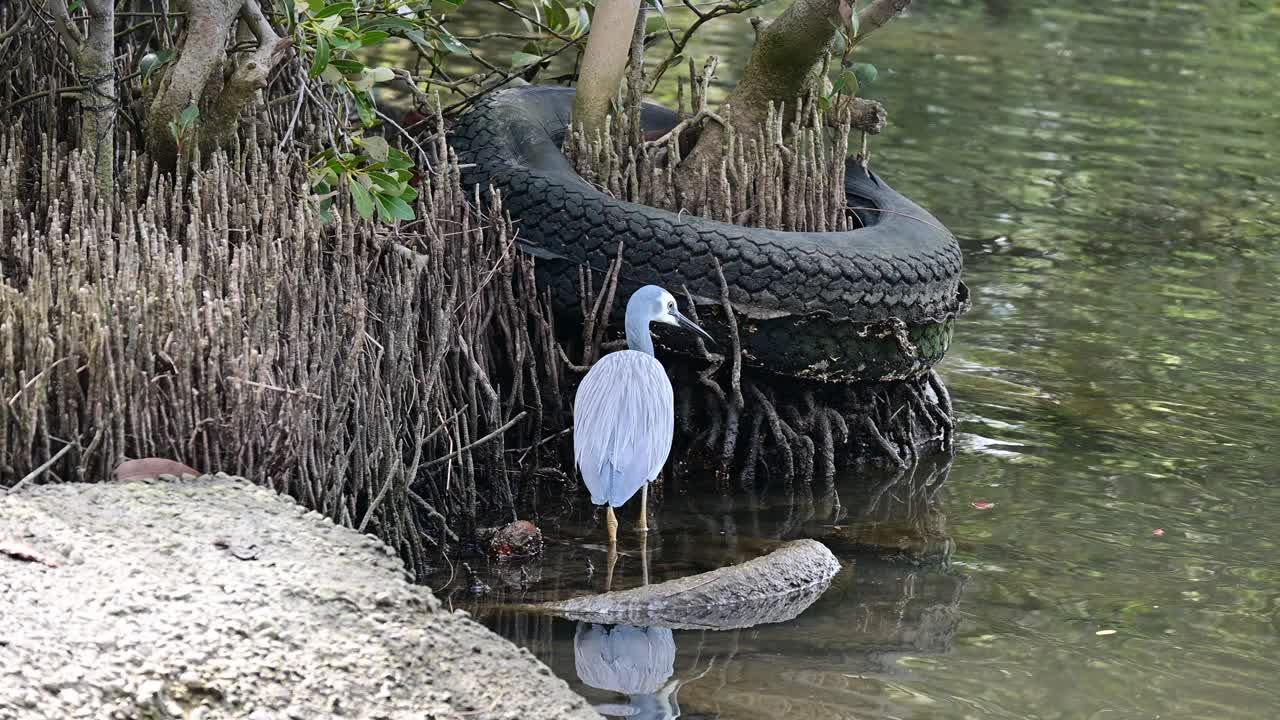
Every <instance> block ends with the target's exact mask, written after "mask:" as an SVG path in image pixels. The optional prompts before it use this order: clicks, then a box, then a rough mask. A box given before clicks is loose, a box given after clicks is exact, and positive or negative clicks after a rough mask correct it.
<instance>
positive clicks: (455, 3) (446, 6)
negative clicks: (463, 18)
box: [431, 0, 467, 14]
mask: <svg viewBox="0 0 1280 720" xmlns="http://www.w3.org/2000/svg"><path fill="white" fill-rule="evenodd" d="M466 1H467V0H442V6H441V7H438V8H437V7H436V6H435V3H432V8H431V9H432V10H436V11H437V12H439V13H442V14H443V13H447V12H451V11H453V10H457V9H458V8H460V7H462V5H463V4H464V3H466Z"/></svg>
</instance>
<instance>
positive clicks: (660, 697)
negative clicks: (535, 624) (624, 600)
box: [573, 622, 711, 720]
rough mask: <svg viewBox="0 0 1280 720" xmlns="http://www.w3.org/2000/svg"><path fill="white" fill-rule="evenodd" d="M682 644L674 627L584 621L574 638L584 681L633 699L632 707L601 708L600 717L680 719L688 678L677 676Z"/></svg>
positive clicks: (577, 665) (576, 659)
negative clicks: (681, 697) (680, 696)
mask: <svg viewBox="0 0 1280 720" xmlns="http://www.w3.org/2000/svg"><path fill="white" fill-rule="evenodd" d="M675 662H676V641H675V635H674V634H673V633H672V631H671V629H670V628H661V627H633V626H631V625H597V624H595V623H586V622H579V623H578V627H577V630H576V631H575V632H574V635H573V663H574V669H575V670H577V672H578V678H579V679H581V680H582V682H583V683H585V684H586V685H589V686H591V687H593V688H597V689H599V690H608V691H610V692H616V693H621V694H623V695H627V696H628V700H629V702H626V703H602V704H597V705H595V709H596V712H598V713H600V714H601V715H607V716H610V717H626V718H635V719H636V720H672V719H673V718H678V717H680V705H679V702H678V701H677V697H676V696H677V694H678V693H679V691H680V686H682V685H684V684H685V683H686V682H689V681H691V680H697V679H698V678H700V677H702V676H703V675H705V674H706V673H707V671H709V670H710V669H711V668H710V667H709V666H708V668H707V670H704V671H703V672H702V673H700V674H698V675H695V676H693V677H690V678H688V679H680V678H672V676H673V675H675Z"/></svg>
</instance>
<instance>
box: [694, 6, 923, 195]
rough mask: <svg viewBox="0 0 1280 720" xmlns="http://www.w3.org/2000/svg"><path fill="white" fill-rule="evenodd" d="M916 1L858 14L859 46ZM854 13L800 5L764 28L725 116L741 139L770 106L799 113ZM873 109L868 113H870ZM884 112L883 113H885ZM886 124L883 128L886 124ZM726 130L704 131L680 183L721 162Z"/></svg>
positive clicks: (707, 127) (716, 127)
mask: <svg viewBox="0 0 1280 720" xmlns="http://www.w3.org/2000/svg"><path fill="white" fill-rule="evenodd" d="M910 4H911V0H876V1H875V2H873V3H872V4H871V5H869V6H867V7H866V8H865V9H863V10H862V12H860V13H858V26H859V29H858V34H857V37H856V38H855V39H854V42H855V43H856V42H860V41H861V40H862V39H864V38H865V37H866V36H867V35H869V34H871V33H872V32H874V31H875V30H877V29H879V28H880V27H882V26H883V25H884V24H885V23H887V22H889V20H891V19H892V18H893V17H894V16H895V15H897V14H898V13H899V12H901V11H902V10H903V9H904V8H906V7H907V6H908V5H910ZM851 12H852V9H851V7H850V5H849V3H848V2H847V0H796V1H795V2H794V3H792V5H791V6H790V7H788V8H787V9H786V10H785V11H784V12H783V13H782V15H780V16H778V19H776V20H774V21H773V22H771V23H769V24H767V25H764V26H763V27H762V28H761V29H760V30H759V32H758V33H757V35H756V44H755V47H753V48H752V50H751V57H750V59H749V60H748V61H747V66H746V68H745V69H744V70H743V74H742V80H741V81H739V82H738V85H737V86H736V87H735V88H734V89H733V91H732V92H731V93H729V97H728V98H726V99H725V101H724V106H728V107H729V108H731V109H732V111H731V112H728V113H726V111H725V108H724V107H723V106H722V107H721V112H720V116H721V117H726V115H727V116H728V117H727V122H729V123H731V124H732V125H733V127H734V130H735V131H737V132H738V133H739V135H740V136H741V137H751V136H753V135H754V134H755V132H756V131H757V130H758V129H759V128H760V127H761V126H762V125H763V124H764V121H765V117H766V116H767V115H768V112H769V106H770V104H772V105H775V106H777V105H781V104H784V103H785V104H786V105H787V107H788V109H793V108H794V107H795V106H796V104H797V102H798V100H799V99H800V98H801V97H802V96H803V95H804V93H805V92H806V91H807V90H808V89H809V87H810V83H811V81H812V80H813V79H814V70H815V67H816V66H817V64H818V63H819V62H821V60H822V57H823V55H824V54H825V53H826V51H827V47H828V46H829V45H830V43H831V40H832V38H833V37H835V33H836V29H837V28H838V27H839V26H840V25H842V24H846V23H847V22H848V18H849V17H850V13H851ZM867 109H868V108H863V111H864V112H865V111H866V110H867ZM882 110H883V109H881V112H882ZM881 125H882V123H881ZM723 139H724V128H722V127H720V126H719V125H718V124H716V123H708V124H706V125H705V126H704V129H703V131H702V134H701V135H700V136H699V138H698V142H697V144H696V145H695V146H694V148H693V151H692V152H690V153H689V156H688V157H686V158H685V160H684V162H682V163H681V165H680V168H679V170H678V172H679V175H678V180H679V182H678V184H679V185H680V186H681V187H691V186H692V182H693V181H694V180H696V179H697V178H698V177H700V174H701V168H702V166H704V165H708V164H711V165H712V166H713V167H714V164H715V163H716V162H718V160H719V158H720V157H721V153H722V147H721V145H722V143H723Z"/></svg>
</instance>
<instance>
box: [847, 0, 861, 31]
mask: <svg viewBox="0 0 1280 720" xmlns="http://www.w3.org/2000/svg"><path fill="white" fill-rule="evenodd" d="M849 7H850V8H851V10H850V12H849V37H850V38H856V37H858V29H859V23H860V22H861V20H859V18H858V0H849Z"/></svg>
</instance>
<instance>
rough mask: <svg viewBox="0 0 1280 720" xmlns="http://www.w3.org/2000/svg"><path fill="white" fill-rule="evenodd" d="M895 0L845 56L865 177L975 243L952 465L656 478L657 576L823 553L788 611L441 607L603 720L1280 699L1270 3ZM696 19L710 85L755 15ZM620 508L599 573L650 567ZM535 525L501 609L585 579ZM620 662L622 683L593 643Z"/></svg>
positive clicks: (1111, 710)
mask: <svg viewBox="0 0 1280 720" xmlns="http://www.w3.org/2000/svg"><path fill="white" fill-rule="evenodd" d="M917 5H918V6H919V7H918V8H917V9H916V10H915V11H914V12H913V14H912V15H911V16H910V17H909V18H908V19H904V20H900V21H898V22H896V23H895V24H894V25H893V26H891V27H890V28H889V29H887V30H884V31H881V32H880V33H878V34H877V35H875V36H874V37H873V38H872V39H871V40H869V41H868V43H867V44H866V47H865V49H864V50H863V51H861V54H862V56H863V57H862V58H861V59H863V60H866V61H870V62H873V63H875V64H876V65H877V66H878V68H879V70H880V79H879V81H878V82H877V83H875V84H874V85H872V86H871V87H870V88H868V92H867V93H866V94H868V95H869V96H872V97H874V98H876V99H879V100H881V101H882V102H883V103H884V104H885V105H886V106H887V108H888V110H889V114H890V120H891V126H890V128H889V130H888V132H887V133H886V134H885V135H884V136H883V137H881V138H877V139H876V140H875V141H874V143H873V145H872V150H873V166H874V167H875V168H876V169H877V170H878V171H879V172H880V173H881V174H882V175H883V176H884V177H885V178H886V179H887V180H888V181H889V182H890V183H891V184H893V185H894V186H895V187H896V188H897V189H899V190H900V191H903V192H904V193H906V194H907V195H909V196H911V197H912V198H913V199H915V200H917V201H918V202H920V203H921V204H922V205H924V206H925V207H927V208H928V209H929V210H930V211H932V212H933V213H934V214H935V215H936V216H937V217H938V218H939V219H941V220H943V221H944V222H945V223H947V225H948V226H949V227H951V228H952V229H953V230H954V231H955V232H956V234H957V235H959V236H960V237H961V238H962V244H963V247H964V250H965V255H966V263H967V265H966V276H965V279H966V281H967V282H968V284H969V285H970V287H971V289H972V290H973V300H974V309H973V311H972V312H971V313H969V314H968V315H966V316H965V317H964V318H963V319H962V323H961V324H960V326H959V328H958V330H957V334H956V345H955V347H954V349H953V350H952V352H951V354H950V355H949V356H948V358H947V359H946V361H945V362H944V363H943V364H942V366H941V368H940V370H941V372H942V373H943V375H944V376H945V378H946V380H947V382H948V384H949V386H950V388H951V392H952V394H953V396H954V398H955V404H956V408H957V410H958V412H959V414H960V429H961V431H962V434H961V440H960V448H959V451H958V454H957V456H956V457H955V458H954V460H953V461H952V462H951V463H950V465H949V466H947V465H946V464H945V463H943V464H941V465H940V466H937V467H934V466H930V467H921V468H918V469H917V470H916V471H915V473H914V475H913V476H905V477H899V478H892V477H888V476H885V475H883V474H873V473H867V472H865V471H858V470H853V469H851V470H849V471H848V472H846V473H844V474H842V476H841V478H840V481H839V483H838V485H837V490H838V500H839V507H838V508H837V507H836V506H835V505H834V503H835V500H836V498H834V497H825V498H823V497H817V498H809V497H804V496H794V495H793V496H790V497H788V496H785V495H782V494H780V493H779V494H778V495H776V496H774V497H771V498H770V499H769V501H768V502H767V503H765V504H764V505H763V506H761V507H744V506H743V505H742V503H738V504H737V505H736V506H735V505H734V504H732V503H729V502H727V501H725V500H723V499H720V498H718V497H716V496H715V495H714V494H712V493H705V494H699V493H698V492H697V491H696V490H691V491H690V493H689V494H688V495H675V496H672V497H668V498H667V501H666V504H665V507H664V513H663V516H662V518H661V519H660V527H659V530H658V532H656V533H654V534H653V536H652V537H651V539H650V540H649V545H650V549H651V550H652V554H651V561H650V568H649V574H650V577H649V579H650V581H654V582H656V581H660V580H662V579H666V578H669V577H675V576H678V575H684V574H689V573H693V572H698V571H701V570H706V569H711V568H714V567H718V566H721V565H725V564H729V563H731V562H738V561H740V560H744V559H747V558H749V557H753V556H755V555H757V554H759V553H760V552H762V548H764V547H766V546H767V543H768V541H769V540H770V539H774V538H779V537H818V538H822V539H824V541H825V542H827V543H828V544H829V545H830V546H831V548H832V550H833V551H835V552H836V554H837V555H838V556H839V557H840V558H841V560H842V561H844V562H845V564H846V567H845V570H844V571H843V572H842V574H841V575H840V577H838V578H837V580H836V582H835V583H834V584H833V586H832V588H831V589H830V590H829V591H828V592H827V593H826V594H825V595H824V596H823V597H822V598H820V599H819V600H818V601H817V602H816V603H815V604H814V605H813V606H811V607H810V608H808V609H807V610H806V611H805V612H804V613H803V614H801V615H800V616H799V617H798V618H796V619H795V620H792V621H789V622H785V623H780V624H773V625H763V626H759V627H757V628H753V629H751V630H739V631H730V632H686V631H675V632H674V633H671V634H670V635H668V634H667V633H665V632H653V631H650V632H647V633H639V632H634V633H627V632H617V631H615V632H613V633H611V634H609V635H607V636H604V635H601V634H600V633H599V632H598V631H593V630H592V629H591V628H589V627H584V628H582V629H581V631H580V633H581V634H580V636H579V638H578V646H579V650H580V654H581V655H582V656H583V658H582V661H581V662H575V633H579V629H578V628H577V627H576V626H575V624H574V623H569V622H564V621H559V620H554V621H553V620H549V619H546V618H532V617H528V616H521V615H517V614H511V613H504V612H501V611H497V610H493V609H490V608H487V607H485V606H483V605H481V606H476V605H475V604H474V603H472V602H471V601H469V599H468V598H469V595H468V593H466V592H465V591H464V592H458V593H455V594H454V595H453V597H452V600H453V602H455V603H456V604H459V605H463V606H466V607H471V608H473V609H474V610H475V611H476V612H477V614H478V615H479V616H480V617H481V618H482V619H483V620H484V621H485V622H487V623H489V624H490V625H491V626H492V627H495V628H496V629H498V630H499V631H501V632H503V633H504V634H506V635H508V636H509V637H511V638H512V639H514V640H515V641H517V642H519V643H522V644H524V645H526V646H527V647H529V648H530V649H531V650H532V651H534V652H535V653H536V654H537V655H538V656H539V657H541V658H542V659H543V660H545V661H546V662H547V663H548V664H549V665H550V666H551V667H552V669H553V670H554V671H555V672H556V673H558V674H559V675H560V676H562V677H564V678H565V679H566V680H568V681H569V682H570V683H571V684H572V685H573V686H574V687H575V688H576V689H578V690H580V691H581V692H583V694H584V695H586V696H587V697H588V698H589V699H590V700H591V701H592V702H593V703H597V704H599V705H600V706H601V707H602V708H603V709H607V710H611V711H616V712H617V713H618V714H619V716H621V715H625V714H627V713H633V715H632V716H634V717H645V718H661V717H675V716H677V714H678V716H679V717H684V718H723V719H726V720H728V719H730V718H734V719H738V718H804V719H805V720H812V718H867V717H887V718H921V719H924V718H929V719H932V718H939V719H941V718H1004V717H1008V718H1089V719H1094V718H1097V719H1103V718H1156V717H1160V718H1273V717H1277V716H1278V715H1280V684H1278V683H1277V678H1278V677H1280V564H1278V563H1277V562H1276V560H1275V554H1276V543H1277V538H1280V484H1278V483H1277V479H1278V478H1277V474H1278V473H1277V471H1278V470H1280V455H1278V453H1280V429H1277V427H1276V415H1277V408H1278V405H1280V402H1278V401H1277V395H1278V393H1280V360H1278V359H1277V351H1278V350H1280V339H1278V336H1277V333H1276V330H1275V328H1276V326H1277V324H1278V323H1280V311H1277V309H1276V301H1277V295H1278V294H1280V293H1278V290H1280V280H1277V276H1278V274H1280V254H1278V253H1277V251H1278V250H1280V182H1278V181H1277V179H1276V174H1275V167H1276V162H1277V160H1280V151H1277V150H1276V144H1275V143H1276V135H1277V132H1278V131H1280V81H1278V80H1277V78H1280V46H1278V45H1277V40H1276V38H1278V37H1280V9H1278V8H1277V6H1276V5H1275V4H1274V3H1271V2H1221V1H1213V2H1172V1H1170V0H1152V1H1150V2H1144V3H1139V4H1128V3H1124V4H1122V3H1112V2H1102V1H1100V0H1099V1H1097V2H1079V1H1075V2H1072V1H1065V2H1055V1H1050V0H1032V1H1030V2H1027V1H1022V2H1017V3H999V2H987V3H975V4H970V3H960V2H919V3H917ZM1001 7H1008V8H1012V9H1011V10H1009V12H1007V13H1002V12H1000V8H1001ZM676 12H677V11H676V10H672V14H673V17H675V16H676V15H675V13H676ZM491 17H492V16H490V15H488V14H487V13H486V12H485V11H483V10H482V9H481V8H477V20H476V22H477V23H484V22H487V21H488V19H491ZM714 29H715V30H716V32H715V33H714V34H713V35H707V36H706V39H705V41H704V42H703V44H702V45H701V46H700V47H699V48H697V52H706V51H707V50H708V49H712V50H714V51H716V52H718V53H720V54H721V55H722V56H724V59H725V70H724V71H723V72H722V78H721V81H722V83H724V84H729V83H731V82H732V80H733V73H732V69H733V68H734V67H740V66H741V64H742V62H743V61H744V60H745V57H746V54H747V52H748V49H749V46H748V43H749V38H750V30H749V29H748V26H747V25H746V23H745V21H741V20H728V21H723V22H721V23H719V24H718V26H714ZM664 92H667V93H668V96H670V95H669V93H670V89H669V88H664ZM988 503H990V504H991V505H990V507H988V506H987V504H988ZM583 504H585V501H584V503H583ZM980 508H985V509H980ZM633 517H634V509H632V510H631V511H630V512H623V513H622V518H623V528H622V533H623V537H624V549H626V550H627V551H628V554H627V555H626V556H624V557H623V558H622V559H621V560H620V562H619V565H618V566H617V568H615V573H614V578H613V583H614V587H629V586H633V585H636V584H639V583H640V581H641V567H640V561H639V557H638V555H637V554H636V552H635V551H636V549H637V544H638V541H637V540H636V538H635V535H634V534H631V533H629V528H630V525H629V523H630V521H631V519H632V518H633ZM544 530H545V531H546V532H547V535H548V538H549V539H550V541H551V543H550V546H549V548H548V552H547V556H546V557H545V558H544V560H543V561H542V562H541V564H540V565H538V566H536V567H534V568H532V569H531V570H529V571H527V575H526V577H524V578H523V582H524V584H525V586H526V588H527V591H526V592H524V593H521V592H520V591H519V590H518V589H517V588H518V587H519V586H520V584H521V582H522V579H521V578H520V577H519V574H518V573H516V574H514V575H508V576H507V577H506V581H508V582H509V583H510V584H511V586H514V587H507V586H504V585H503V582H504V581H503V579H502V578H501V577H490V578H489V581H490V582H492V583H493V584H495V585H496V586H497V588H496V589H495V592H494V593H493V594H491V595H490V596H489V597H490V598H491V599H509V598H512V597H521V598H523V599H525V600H536V599H541V598H543V597H564V596H566V595H569V594H572V593H575V592H583V591H586V590H595V591H598V590H601V589H603V582H604V576H605V574H606V573H605V569H606V568H605V561H604V557H605V556H604V552H603V548H602V547H601V546H600V545H599V544H598V543H599V541H600V539H601V538H602V537H603V528H602V527H599V526H598V525H596V524H595V521H594V520H593V519H591V518H590V516H589V513H588V512H587V510H586V509H585V508H583V509H581V510H579V511H578V512H577V514H576V515H572V516H570V519H569V520H567V521H565V522H564V523H563V524H560V525H553V526H550V527H545V528H544ZM460 585H461V586H463V587H465V585H466V583H465V582H455V583H454V585H453V587H455V588H456V587H459V586H460ZM504 587H505V589H504ZM620 648H625V651H628V652H630V653H632V654H630V655H625V656H621V658H622V659H617V660H615V665H614V667H615V668H616V667H618V663H622V662H624V660H625V661H630V662H632V663H633V664H635V665H636V667H634V668H632V671H630V672H627V673H621V674H619V673H614V674H613V675H612V676H610V674H609V673H607V672H605V671H604V670H603V669H602V668H601V666H600V663H599V662H598V661H597V662H596V663H594V664H592V663H589V662H587V659H586V656H587V654H588V653H587V652H586V651H588V650H593V649H594V651H595V652H596V653H597V655H596V657H597V658H598V657H599V654H600V653H602V652H621V650H620ZM637 650H643V651H644V652H643V653H636V651H637ZM628 658H629V660H627V659H628ZM621 675H625V676H626V677H625V679H626V680H627V682H626V683H624V682H623V679H624V678H622V677H621ZM593 683H594V685H593ZM625 691H629V692H631V694H627V692H625ZM625 706H629V709H628V707H625Z"/></svg>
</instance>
